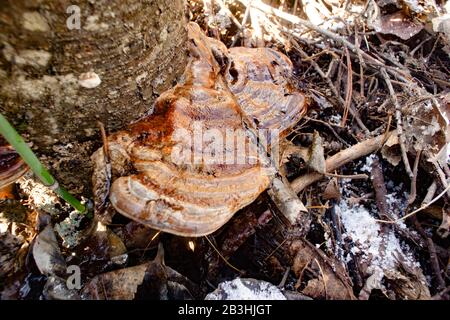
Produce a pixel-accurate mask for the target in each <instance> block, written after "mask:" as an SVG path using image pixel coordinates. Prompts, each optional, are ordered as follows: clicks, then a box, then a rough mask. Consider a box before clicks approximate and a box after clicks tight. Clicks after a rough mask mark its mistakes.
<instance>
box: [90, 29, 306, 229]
mask: <svg viewBox="0 0 450 320" xmlns="http://www.w3.org/2000/svg"><path fill="white" fill-rule="evenodd" d="M188 37H189V53H190V60H189V63H188V65H187V66H186V70H185V73H184V75H183V79H182V81H180V83H179V84H177V85H176V86H175V87H173V88H172V89H170V90H168V91H166V92H164V93H163V94H161V96H160V97H159V98H158V99H157V100H156V101H155V103H154V108H153V112H152V114H150V115H146V116H144V117H143V118H141V119H140V120H138V121H136V122H134V123H132V124H131V125H129V126H128V128H126V129H125V130H122V131H119V132H116V133H114V134H112V135H110V136H109V137H108V138H107V140H106V142H105V146H104V148H101V149H99V150H97V151H96V153H94V155H93V161H94V163H95V170H94V174H93V185H94V193H95V197H96V199H95V201H96V205H98V204H99V203H100V204H101V203H102V202H103V201H104V199H105V193H107V192H108V190H109V188H108V187H105V185H108V184H107V183H105V180H107V179H106V178H107V177H109V176H110V175H111V173H112V177H113V179H112V180H113V182H112V185H111V188H110V190H109V198H110V201H111V204H112V205H113V207H114V208H115V209H116V210H117V211H118V212H119V213H121V214H122V215H124V216H126V217H129V218H130V219H133V220H135V221H137V222H140V223H143V224H146V225H148V226H150V227H152V228H155V229H158V230H161V231H165V232H169V233H172V234H176V235H181V236H190V237H192V236H202V235H207V234H210V233H212V232H214V231H215V230H217V229H218V228H220V227H221V226H223V225H224V224H225V223H226V222H227V221H228V220H229V219H230V218H231V217H232V216H233V215H234V213H236V212H237V211H238V210H239V209H241V208H243V207H245V206H246V205H248V204H250V203H251V202H253V201H254V200H255V199H256V198H257V197H258V195H259V194H260V193H262V192H263V191H264V190H265V189H266V188H267V187H268V186H269V184H270V181H271V175H273V171H274V169H273V168H272V166H270V165H267V163H265V161H264V160H263V159H260V157H258V151H257V149H258V145H259V142H258V139H257V138H255V137H254V136H253V135H252V134H250V133H249V132H248V130H247V128H246V121H247V120H246V119H251V120H254V122H253V123H254V124H255V125H256V129H277V130H279V131H280V132H285V131H286V129H288V128H290V127H292V126H293V125H295V123H296V122H297V121H298V120H299V119H300V117H301V116H302V115H303V114H304V112H305V109H306V103H305V98H304V96H303V95H302V94H300V93H299V92H297V91H295V90H294V88H293V87H292V86H290V85H289V84H288V77H289V76H290V73H291V71H292V66H291V63H290V61H289V59H288V58H287V57H286V56H284V55H283V54H281V53H279V52H276V51H275V50H271V49H247V48H235V49H231V50H228V49H227V48H226V47H225V45H224V44H223V43H221V42H219V41H217V40H214V39H211V38H208V37H207V36H205V35H204V34H203V32H202V31H201V30H200V27H199V26H198V25H197V24H195V23H190V24H189V25H188ZM105 151H106V152H105ZM109 167H110V168H111V169H112V171H111V173H109V171H108V170H109V169H108V168H109ZM99 211H100V210H99ZM97 214H98V216H99V218H100V220H103V222H106V223H109V222H110V219H111V217H110V216H108V215H107V214H103V215H102V214H101V213H100V212H97Z"/></svg>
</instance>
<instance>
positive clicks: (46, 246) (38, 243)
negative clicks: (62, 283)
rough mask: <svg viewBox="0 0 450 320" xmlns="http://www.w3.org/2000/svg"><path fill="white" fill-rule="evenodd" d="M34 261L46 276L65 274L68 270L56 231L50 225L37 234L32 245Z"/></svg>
mask: <svg viewBox="0 0 450 320" xmlns="http://www.w3.org/2000/svg"><path fill="white" fill-rule="evenodd" d="M32 252H33V257H34V261H35V263H36V266H37V267H38V269H39V271H40V272H41V273H42V274H43V275H46V276H50V275H65V274H66V270H67V265H66V261H65V260H64V258H63V256H62V254H61V250H60V249H59V245H58V241H57V240H56V236H55V231H54V230H53V227H52V226H51V225H48V226H46V227H45V228H44V230H42V231H41V232H40V233H39V234H38V235H37V236H36V239H35V241H34V243H33V247H32Z"/></svg>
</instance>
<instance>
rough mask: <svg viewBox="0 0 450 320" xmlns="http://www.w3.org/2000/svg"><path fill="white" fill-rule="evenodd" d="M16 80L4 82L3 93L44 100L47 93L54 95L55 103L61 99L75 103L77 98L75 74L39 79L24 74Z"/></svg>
mask: <svg viewBox="0 0 450 320" xmlns="http://www.w3.org/2000/svg"><path fill="white" fill-rule="evenodd" d="M12 80H15V81H10V82H7V83H4V85H3V87H2V89H1V90H2V94H4V95H5V96H8V97H12V98H15V97H17V96H20V97H21V98H22V99H24V100H35V101H38V100H42V99H44V98H45V97H46V95H52V97H53V99H54V101H55V104H57V103H59V102H60V101H64V102H66V103H75V101H76V99H77V95H76V93H77V90H78V81H77V79H76V78H75V76H74V75H73V74H71V73H70V74H66V75H61V76H48V75H45V76H43V77H42V78H39V79H29V78H27V77H26V76H25V75H24V74H22V75H19V76H18V77H17V78H16V79H12Z"/></svg>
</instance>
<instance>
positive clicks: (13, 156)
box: [0, 137, 28, 189]
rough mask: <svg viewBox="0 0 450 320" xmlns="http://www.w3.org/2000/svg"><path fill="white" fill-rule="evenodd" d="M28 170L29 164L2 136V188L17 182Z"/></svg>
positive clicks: (0, 166)
mask: <svg viewBox="0 0 450 320" xmlns="http://www.w3.org/2000/svg"><path fill="white" fill-rule="evenodd" d="M27 171H28V166H27V165H26V164H25V162H24V161H23V160H22V158H21V157H20V156H19V154H18V153H17V152H16V151H15V150H14V149H13V147H11V146H10V145H9V144H8V143H7V142H6V141H5V140H4V139H3V138H2V137H0V189H3V188H5V187H7V186H8V185H10V184H11V183H13V182H15V181H16V180H17V179H19V178H20V177H21V176H23V175H24V174H25V173H26V172H27Z"/></svg>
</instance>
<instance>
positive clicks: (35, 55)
mask: <svg viewBox="0 0 450 320" xmlns="http://www.w3.org/2000/svg"><path fill="white" fill-rule="evenodd" d="M51 57H52V55H51V54H50V52H47V51H45V50H22V51H20V53H19V55H17V56H15V62H16V63H17V64H18V65H19V66H26V65H28V66H32V67H34V68H45V67H47V65H48V63H49V61H50V59H51Z"/></svg>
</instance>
